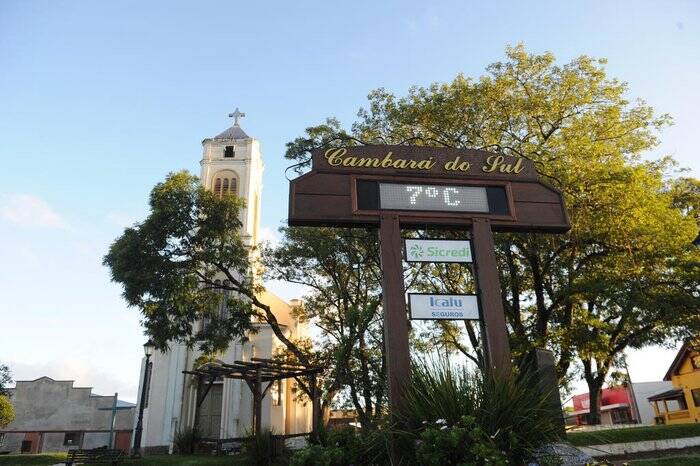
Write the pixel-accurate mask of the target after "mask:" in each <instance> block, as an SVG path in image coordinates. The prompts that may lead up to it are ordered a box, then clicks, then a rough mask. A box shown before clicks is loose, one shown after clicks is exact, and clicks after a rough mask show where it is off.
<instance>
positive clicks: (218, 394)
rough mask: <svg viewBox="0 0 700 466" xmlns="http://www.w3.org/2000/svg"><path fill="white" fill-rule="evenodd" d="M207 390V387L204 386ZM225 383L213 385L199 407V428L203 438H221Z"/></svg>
mask: <svg viewBox="0 0 700 466" xmlns="http://www.w3.org/2000/svg"><path fill="white" fill-rule="evenodd" d="M203 389H204V390H206V387H203ZM222 395H223V384H214V385H212V387H211V389H210V390H209V393H207V396H206V398H204V401H203V402H202V405H201V406H200V407H199V413H198V416H197V428H198V429H199V435H201V436H202V437H203V438H213V439H218V438H219V432H220V430H221V398H222Z"/></svg>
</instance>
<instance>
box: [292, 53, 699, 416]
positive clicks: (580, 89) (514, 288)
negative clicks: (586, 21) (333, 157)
mask: <svg viewBox="0 0 700 466" xmlns="http://www.w3.org/2000/svg"><path fill="white" fill-rule="evenodd" d="M506 55H507V56H506V60H504V61H500V62H496V63H493V64H491V65H490V66H488V67H487V70H486V74H485V75H483V76H481V77H480V78H479V79H471V78H467V77H465V76H462V75H459V76H457V77H456V78H455V79H454V80H453V81H451V82H448V83H435V84H432V85H430V86H427V87H413V88H411V89H410V90H409V91H408V94H407V95H406V96H404V97H397V96H395V95H393V94H391V93H390V92H388V91H386V90H384V89H377V90H375V91H373V92H371V93H370V95H369V103H368V106H367V108H365V109H361V110H360V112H359V119H358V120H357V121H356V122H355V123H354V124H353V125H352V127H351V129H350V130H344V129H342V128H341V126H340V125H339V123H338V122H337V121H335V120H333V119H329V120H327V121H326V122H325V123H324V124H321V125H318V126H315V127H312V128H308V129H307V133H306V135H304V136H302V137H299V138H297V139H296V140H294V141H292V142H290V143H289V144H288V145H287V154H286V157H287V158H289V159H291V160H294V161H296V162H297V163H298V166H297V168H298V169H303V168H304V167H305V166H308V162H309V153H308V151H309V150H310V149H312V148H317V147H329V146H340V145H361V144H370V143H372V144H413V145H433V146H444V147H457V148H477V149H485V150H490V151H494V152H499V153H504V154H508V155H514V156H518V157H524V158H527V159H529V160H532V161H533V163H534V164H535V165H536V167H537V168H538V170H539V172H540V173H541V177H542V179H543V180H544V181H545V182H547V183H549V184H550V185H551V186H553V187H554V188H556V189H558V190H560V191H561V192H562V193H563V194H564V196H565V200H566V204H567V207H568V212H569V215H570V218H571V224H572V228H571V231H570V232H569V233H568V234H566V235H556V236H555V235H541V234H499V235H497V237H496V247H497V256H498V259H499V262H500V267H499V268H500V272H501V286H502V290H503V303H504V308H505V311H506V314H507V319H508V324H509V327H510V332H509V334H510V336H511V346H512V348H513V350H514V353H515V355H516V357H520V356H523V355H525V354H527V353H528V352H529V351H530V349H531V348H533V347H550V348H552V349H553V350H554V351H555V353H556V355H557V359H558V360H557V369H558V373H559V376H560V379H561V381H562V382H563V383H565V384H566V383H567V382H568V381H569V380H570V379H569V377H571V376H574V375H575V372H576V370H582V371H583V372H584V376H585V378H586V380H587V382H588V385H589V390H590V392H591V397H592V398H591V406H593V410H592V413H591V415H592V416H593V417H594V418H595V416H596V414H597V406H598V405H597V404H596V403H595V399H594V397H595V396H596V394H597V393H598V390H599V389H600V387H601V386H602V384H603V383H604V381H605V378H606V376H607V374H608V372H609V371H610V370H611V369H613V368H614V367H616V366H617V365H618V364H619V355H620V354H621V353H622V352H623V351H624V350H625V349H626V348H628V347H632V348H641V347H643V346H646V345H649V344H659V343H663V342H666V341H667V340H668V339H679V338H684V337H685V336H687V335H689V334H691V333H693V332H695V331H697V330H698V329H699V328H700V319H698V315H697V312H696V310H697V308H698V305H699V304H700V303H699V300H700V294H699V293H698V290H697V283H698V281H700V265H698V264H700V251H699V250H698V249H697V248H695V247H693V246H692V244H691V242H692V241H693V240H694V239H695V238H696V237H697V235H698V225H697V219H698V213H697V212H698V209H697V206H698V205H700V195H699V194H698V193H699V192H700V189H698V185H699V183H698V181H697V180H691V179H685V180H682V179H677V180H674V179H673V175H674V173H673V170H674V163H673V161H672V160H671V159H670V158H663V159H660V160H655V161H646V160H644V159H643V158H642V155H644V154H645V153H647V152H649V151H650V150H652V149H653V148H654V147H656V146H657V144H658V133H659V130H661V129H662V128H663V127H665V126H667V125H668V124H670V117H668V116H667V115H656V114H655V113H654V111H653V109H652V108H651V107H649V106H648V105H646V104H645V103H644V102H643V101H641V100H638V101H630V100H628V98H627V93H628V89H627V85H626V84H625V83H623V82H620V81H618V80H616V79H611V78H609V77H608V76H607V75H606V71H605V63H606V62H605V60H602V59H594V58H591V57H588V56H581V57H578V58H576V59H574V60H572V61H571V62H569V63H566V64H563V65H560V64H557V63H556V61H555V58H554V56H553V55H552V54H551V53H544V54H539V55H538V54H529V53H527V51H526V50H525V48H524V47H523V46H521V45H519V46H516V47H509V48H507V49H506ZM436 330H437V331H438V332H444V333H445V338H444V342H447V343H450V342H456V341H458V338H457V337H459V336H460V335H459V334H460V333H461V331H462V329H460V328H459V327H457V326H454V325H453V326H446V327H443V328H440V327H438V328H437V329H436ZM467 330H468V329H466V328H465V329H464V331H467ZM469 336H470V340H472V341H471V343H472V344H474V343H478V342H476V341H475V340H474V339H473V338H471V335H469ZM453 347H454V348H456V349H459V346H458V345H453ZM465 355H466V354H465ZM473 356H474V357H475V358H477V360H478V354H476V353H475V354H474V355H473ZM577 361H579V362H580V365H577V364H576V363H577Z"/></svg>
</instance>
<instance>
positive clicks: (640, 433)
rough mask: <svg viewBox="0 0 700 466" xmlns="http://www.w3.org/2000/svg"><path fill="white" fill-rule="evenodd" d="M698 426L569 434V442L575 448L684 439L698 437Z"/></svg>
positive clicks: (638, 428) (633, 428) (651, 427)
mask: <svg viewBox="0 0 700 466" xmlns="http://www.w3.org/2000/svg"><path fill="white" fill-rule="evenodd" d="M699 436H700V424H673V425H661V426H643V427H630V428H628V429H607V430H596V431H591V432H570V433H569V434H567V438H568V439H569V441H570V442H571V443H572V444H574V445H577V446H582V445H604V444H608V443H625V442H642V441H645V440H666V439H674V438H685V437H699Z"/></svg>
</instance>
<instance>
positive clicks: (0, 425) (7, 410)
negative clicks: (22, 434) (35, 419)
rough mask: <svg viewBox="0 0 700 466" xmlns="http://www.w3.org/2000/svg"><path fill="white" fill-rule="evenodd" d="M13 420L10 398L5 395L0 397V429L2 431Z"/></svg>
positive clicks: (13, 410) (13, 411) (13, 414)
mask: <svg viewBox="0 0 700 466" xmlns="http://www.w3.org/2000/svg"><path fill="white" fill-rule="evenodd" d="M14 420H15V408H14V407H13V406H12V403H11V402H10V398H9V397H8V396H5V395H0V429H4V428H5V427H7V425H8V424H9V423H10V422H12V421H14Z"/></svg>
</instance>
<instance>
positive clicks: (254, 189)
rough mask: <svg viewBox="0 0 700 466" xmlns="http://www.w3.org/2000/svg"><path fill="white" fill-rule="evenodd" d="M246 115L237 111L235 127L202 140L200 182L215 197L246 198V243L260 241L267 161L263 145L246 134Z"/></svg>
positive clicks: (243, 228)
mask: <svg viewBox="0 0 700 466" xmlns="http://www.w3.org/2000/svg"><path fill="white" fill-rule="evenodd" d="M244 116H245V113H242V112H241V111H239V110H238V108H236V110H235V111H234V112H233V113H230V114H229V117H230V118H233V126H231V127H230V128H228V129H227V130H226V131H224V132H222V133H220V134H218V135H217V136H214V137H213V138H207V139H205V140H204V141H202V147H203V152H202V161H201V162H200V164H201V166H202V170H201V174H200V180H201V182H202V185H204V187H205V188H206V189H209V190H211V191H212V192H214V193H215V194H218V195H223V194H226V193H234V194H236V195H238V196H239V197H240V198H242V199H245V201H246V207H245V208H244V209H242V211H241V221H242V223H243V227H242V229H241V237H242V238H243V241H244V243H245V244H247V245H249V246H253V245H256V244H257V243H258V242H259V230H260V198H261V195H262V174H263V169H264V166H263V161H262V153H261V152H260V142H259V141H258V140H257V139H254V138H251V137H250V136H248V135H247V134H246V132H245V131H243V129H242V128H241V126H240V119H241V118H243V117H244Z"/></svg>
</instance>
